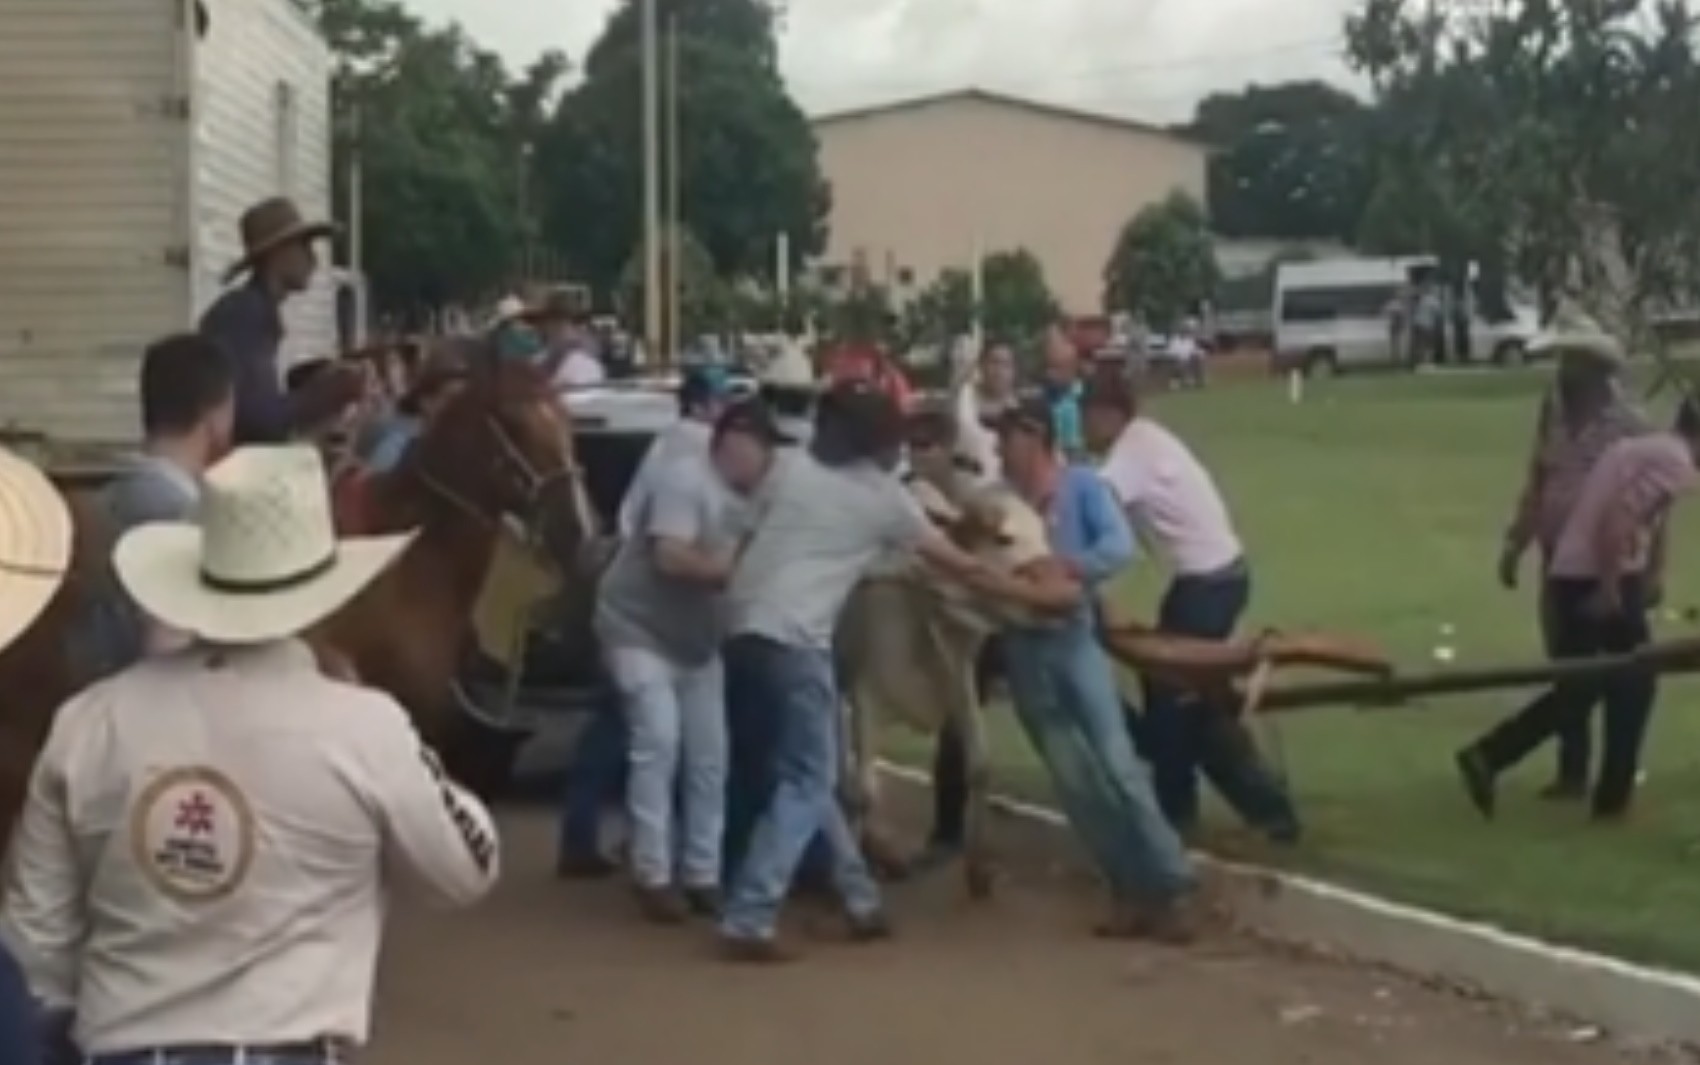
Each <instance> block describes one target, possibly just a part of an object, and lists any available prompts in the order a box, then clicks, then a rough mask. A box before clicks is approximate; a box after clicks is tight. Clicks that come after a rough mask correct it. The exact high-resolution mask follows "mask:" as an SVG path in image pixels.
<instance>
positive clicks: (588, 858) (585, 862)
mask: <svg viewBox="0 0 1700 1065" xmlns="http://www.w3.org/2000/svg"><path fill="white" fill-rule="evenodd" d="M615 868H616V866H615V865H614V863H613V862H611V861H609V860H608V859H607V858H604V857H603V856H602V855H600V854H595V853H591V854H563V855H561V856H560V857H559V858H557V859H555V875H556V876H558V877H560V878H561V879H563V880H601V879H603V878H604V877H607V876H610V875H612V874H613V872H614V870H615Z"/></svg>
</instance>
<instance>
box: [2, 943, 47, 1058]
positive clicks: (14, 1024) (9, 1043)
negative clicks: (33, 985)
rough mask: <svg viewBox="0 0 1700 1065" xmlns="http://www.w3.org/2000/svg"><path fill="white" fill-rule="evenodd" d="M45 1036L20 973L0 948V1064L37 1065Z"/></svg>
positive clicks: (14, 963) (15, 964) (16, 962)
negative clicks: (0, 1062)
mask: <svg viewBox="0 0 1700 1065" xmlns="http://www.w3.org/2000/svg"><path fill="white" fill-rule="evenodd" d="M44 1038H45V1033H44V1032H43V1030H42V1018H41V1014H40V1012H39V1011H38V1010H37V1009H36V1007H35V999H33V998H31V997H30V989H29V985H28V984H27V983H26V982H25V981H24V974H23V970H22V969H20V968H19V967H18V961H17V959H16V958H14V957H12V954H11V952H10V951H8V950H7V949H6V947H5V945H4V944H0V1061H3V1062H6V1063H7V1065H11V1063H12V1062H17V1063H18V1065H40V1062H41V1051H42V1043H43V1040H44Z"/></svg>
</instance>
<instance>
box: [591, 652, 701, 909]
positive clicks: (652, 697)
mask: <svg viewBox="0 0 1700 1065" xmlns="http://www.w3.org/2000/svg"><path fill="white" fill-rule="evenodd" d="M603 653H604V654H605V656H606V657H607V659H608V672H609V673H610V674H611V675H612V676H613V678H614V684H615V687H617V688H618V689H619V690H620V698H621V700H622V701H623V703H624V704H625V710H626V723H627V728H628V729H629V730H630V734H631V752H630V761H629V768H628V769H627V772H626V815H627V817H628V818H629V819H630V821H631V868H632V878H633V879H634V880H636V881H637V883H638V884H639V885H640V886H642V887H647V888H660V887H667V886H670V885H671V884H673V883H674V875H673V874H674V864H675V863H674V859H675V856H677V859H678V862H677V864H678V880H679V881H681V882H682V883H683V884H684V886H686V887H691V888H711V887H712V888H718V887H719V886H720V843H721V835H722V833H723V832H724V830H725V820H726V817H725V815H726V681H725V677H724V675H723V674H722V671H721V668H720V656H719V655H716V656H714V657H713V658H710V659H709V660H708V661H707V662H705V663H702V664H700V665H697V666H681V665H678V664H676V663H673V662H669V661H668V660H667V659H665V658H663V657H662V656H661V655H659V654H657V653H656V652H654V651H650V650H647V649H645V648H641V647H609V648H607V649H606V650H605V651H604V652H603ZM676 822H678V823H679V826H680V827H682V829H683V831H682V832H677V831H676V830H675V823H676ZM681 837H682V838H681Z"/></svg>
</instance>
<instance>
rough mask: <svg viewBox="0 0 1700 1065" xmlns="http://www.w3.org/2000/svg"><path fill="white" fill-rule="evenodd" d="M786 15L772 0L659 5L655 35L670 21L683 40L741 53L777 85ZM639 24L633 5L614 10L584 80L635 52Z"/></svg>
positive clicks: (666, 0)
mask: <svg viewBox="0 0 1700 1065" xmlns="http://www.w3.org/2000/svg"><path fill="white" fill-rule="evenodd" d="M784 10H785V9H784V5H783V4H780V3H773V2H769V0H656V4H655V19H656V30H657V32H658V33H665V32H666V30H667V26H668V23H669V21H670V20H671V21H673V24H674V25H676V26H677V27H678V29H679V32H680V33H681V34H683V35H684V36H687V37H691V38H694V39H696V40H699V41H708V42H712V43H714V44H717V45H720V46H721V47H723V48H725V49H727V50H728V51H733V52H738V53H740V54H742V55H743V56H744V57H745V58H747V59H749V60H751V61H752V62H753V63H754V64H755V65H756V66H758V67H760V68H761V69H762V70H764V71H766V72H767V73H768V74H769V75H771V76H772V77H773V78H774V79H775V80H777V79H778V78H779V44H778V30H779V28H780V23H781V21H782V20H783V18H784ZM639 22H640V9H639V6H638V4H636V3H634V2H632V0H626V2H624V3H622V4H620V5H619V6H618V7H616V8H615V9H614V10H613V12H612V13H611V14H609V16H608V22H607V24H606V25H604V26H603V28H602V34H601V36H599V37H598V38H597V39H596V42H595V43H594V44H592V45H591V46H590V51H589V53H588V54H586V56H585V59H584V68H585V72H586V74H588V75H589V76H591V77H596V76H597V75H600V74H605V73H607V72H608V70H609V69H611V68H612V66H614V65H617V64H618V63H619V62H620V59H621V56H622V55H624V54H625V53H628V52H633V51H636V50H637V48H638V44H639V37H640V29H641V27H640V25H639Z"/></svg>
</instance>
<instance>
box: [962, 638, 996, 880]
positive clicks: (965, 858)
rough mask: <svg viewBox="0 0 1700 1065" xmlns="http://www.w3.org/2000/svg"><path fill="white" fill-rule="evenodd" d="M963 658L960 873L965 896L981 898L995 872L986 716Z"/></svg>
mask: <svg viewBox="0 0 1700 1065" xmlns="http://www.w3.org/2000/svg"><path fill="white" fill-rule="evenodd" d="M965 661H967V662H968V663H969V668H968V670H967V671H966V672H965V674H964V676H963V677H962V678H961V680H962V684H961V687H960V689H959V694H958V697H957V699H956V700H955V705H956V706H957V707H958V712H957V719H956V721H955V722H954V723H955V725H956V727H957V730H958V732H959V734H960V735H961V737H962V748H963V754H964V757H965V759H966V761H967V763H968V772H967V778H968V816H967V819H966V820H967V823H966V825H965V830H964V832H963V838H962V872H963V877H964V879H965V880H966V881H967V885H968V897H969V898H971V899H975V900H984V899H989V898H991V896H992V882H993V879H994V877H995V873H996V870H995V867H994V864H993V861H992V855H991V844H990V839H989V837H990V825H989V824H988V822H989V820H990V814H991V794H992V771H991V752H990V750H989V745H988V743H987V740H986V719H985V716H984V714H982V712H981V708H980V701H979V699H978V697H977V693H976V691H975V687H976V685H975V683H974V676H973V658H972V657H968V658H966V659H965Z"/></svg>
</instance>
